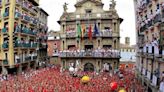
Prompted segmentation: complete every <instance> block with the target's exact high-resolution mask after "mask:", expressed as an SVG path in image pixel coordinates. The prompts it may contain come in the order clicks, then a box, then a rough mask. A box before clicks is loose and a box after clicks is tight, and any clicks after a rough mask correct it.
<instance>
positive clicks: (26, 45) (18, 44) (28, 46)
mask: <svg viewBox="0 0 164 92" xmlns="http://www.w3.org/2000/svg"><path fill="white" fill-rule="evenodd" d="M18 47H21V48H36V47H37V43H30V42H28V43H25V42H24V43H18V41H16V42H15V46H14V48H18Z"/></svg>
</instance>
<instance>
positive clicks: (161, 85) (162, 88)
mask: <svg viewBox="0 0 164 92" xmlns="http://www.w3.org/2000/svg"><path fill="white" fill-rule="evenodd" d="M159 90H160V92H164V82H161V83H160V87H159Z"/></svg>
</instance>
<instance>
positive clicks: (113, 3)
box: [111, 0, 116, 9]
mask: <svg viewBox="0 0 164 92" xmlns="http://www.w3.org/2000/svg"><path fill="white" fill-rule="evenodd" d="M111 2H112V8H113V9H115V7H116V1H114V0H111Z"/></svg>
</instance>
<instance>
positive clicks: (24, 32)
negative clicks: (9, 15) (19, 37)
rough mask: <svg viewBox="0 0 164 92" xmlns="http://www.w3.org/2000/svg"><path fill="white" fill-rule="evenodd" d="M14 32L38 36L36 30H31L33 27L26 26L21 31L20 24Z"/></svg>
mask: <svg viewBox="0 0 164 92" xmlns="http://www.w3.org/2000/svg"><path fill="white" fill-rule="evenodd" d="M14 33H22V34H29V35H33V36H36V35H37V32H36V30H31V29H29V28H24V29H23V30H22V31H21V27H19V25H17V26H16V28H15V32H14Z"/></svg>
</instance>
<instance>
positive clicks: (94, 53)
mask: <svg viewBox="0 0 164 92" xmlns="http://www.w3.org/2000/svg"><path fill="white" fill-rule="evenodd" d="M59 54H60V57H62V58H66V57H68V58H69V57H74V58H80V57H90V58H120V53H119V52H118V51H116V50H114V51H105V52H102V51H84V50H81V51H76V52H75V51H63V52H60V53H59Z"/></svg>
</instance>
